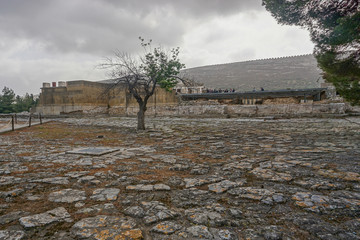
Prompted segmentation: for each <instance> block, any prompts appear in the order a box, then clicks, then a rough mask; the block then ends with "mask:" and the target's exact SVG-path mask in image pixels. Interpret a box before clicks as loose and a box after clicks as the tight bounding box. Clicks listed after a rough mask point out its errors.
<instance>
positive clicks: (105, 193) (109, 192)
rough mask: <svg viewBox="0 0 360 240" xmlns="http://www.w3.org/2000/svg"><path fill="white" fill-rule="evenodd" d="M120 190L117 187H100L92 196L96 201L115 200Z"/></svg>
mask: <svg viewBox="0 0 360 240" xmlns="http://www.w3.org/2000/svg"><path fill="white" fill-rule="evenodd" d="M119 192H120V189H117V188H98V189H95V190H94V191H93V195H92V196H91V197H90V198H91V199H93V200H95V201H115V200H116V199H117V196H118V194H119Z"/></svg>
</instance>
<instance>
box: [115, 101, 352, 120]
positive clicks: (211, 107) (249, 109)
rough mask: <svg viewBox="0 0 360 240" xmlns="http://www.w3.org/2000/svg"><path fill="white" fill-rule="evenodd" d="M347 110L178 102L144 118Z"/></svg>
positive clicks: (340, 109)
mask: <svg viewBox="0 0 360 240" xmlns="http://www.w3.org/2000/svg"><path fill="white" fill-rule="evenodd" d="M349 110H350V108H349V106H348V105H347V104H346V103H328V104H312V103H310V104H274V105H227V104H215V103H214V104H208V103H206V104H204V103H200V102H197V103H191V104H189V103H180V104H174V105H167V106H156V107H155V106H151V107H148V110H147V112H146V115H147V116H208V117H221V116H227V117H266V116H275V117H276V116H279V117H280V116H281V117H301V116H319V117H321V116H326V115H329V114H335V115H342V114H345V113H346V112H348V111H349ZM137 112H138V108H137V107H130V108H124V107H114V108H110V109H109V112H108V113H109V115H112V116H124V115H125V116H136V114H137Z"/></svg>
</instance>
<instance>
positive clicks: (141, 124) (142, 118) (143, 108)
mask: <svg viewBox="0 0 360 240" xmlns="http://www.w3.org/2000/svg"><path fill="white" fill-rule="evenodd" d="M145 111H146V106H144V105H143V104H139V112H138V114H137V117H138V125H137V130H145Z"/></svg>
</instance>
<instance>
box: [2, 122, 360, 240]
mask: <svg viewBox="0 0 360 240" xmlns="http://www.w3.org/2000/svg"><path fill="white" fill-rule="evenodd" d="M146 121H147V126H148V129H147V130H145V131H136V130H135V128H136V121H135V119H133V118H109V117H107V118H77V119H72V118H67V119H60V120H56V121H54V122H51V123H47V124H44V125H41V126H34V127H31V128H28V129H24V130H21V131H16V132H12V133H6V134H2V135H0V143H1V144H0V227H1V229H0V239H49V240H50V239H51V240H54V239H64V240H74V239H150V240H157V239H160V240H161V239H175V240H176V239H182V240H184V239H214V240H218V239H221V240H222V239H224V240H232V239H234V240H240V239H360V220H359V219H360V125H359V122H360V121H359V119H358V118H355V117H354V118H347V119H311V118H306V119H278V120H269V119H266V120H264V119H216V118H211V119H186V118H147V120H146ZM99 136H101V137H99ZM78 150H79V151H78ZM69 153H72V154H69Z"/></svg>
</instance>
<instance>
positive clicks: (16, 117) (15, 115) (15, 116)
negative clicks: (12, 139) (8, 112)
mask: <svg viewBox="0 0 360 240" xmlns="http://www.w3.org/2000/svg"><path fill="white" fill-rule="evenodd" d="M15 124H17V115H16V113H15Z"/></svg>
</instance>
